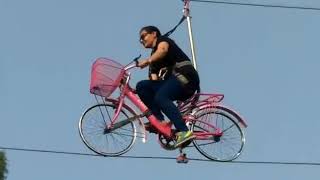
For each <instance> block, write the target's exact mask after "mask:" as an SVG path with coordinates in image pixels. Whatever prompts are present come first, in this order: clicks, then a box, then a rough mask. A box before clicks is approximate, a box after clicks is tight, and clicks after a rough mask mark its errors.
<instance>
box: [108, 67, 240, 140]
mask: <svg viewBox="0 0 320 180" xmlns="http://www.w3.org/2000/svg"><path fill="white" fill-rule="evenodd" d="M134 67H136V65H135V64H134V65H133V64H131V65H130V64H129V65H128V66H126V67H125V75H124V77H123V80H122V82H121V85H120V86H119V88H120V92H121V93H120V96H119V98H118V107H117V109H116V112H115V115H114V117H113V119H112V121H111V124H110V125H109V126H108V127H107V129H109V130H112V129H113V128H118V126H121V125H122V124H120V125H118V126H117V127H114V125H115V124H116V121H117V119H118V116H119V113H120V111H121V108H122V106H123V105H124V100H125V98H128V99H129V100H130V101H131V102H132V103H133V104H134V105H135V106H136V107H138V108H139V110H140V111H141V112H142V115H140V116H139V117H144V116H146V117H147V119H148V120H149V121H150V123H151V125H152V126H153V127H155V128H156V130H157V131H158V132H159V133H160V134H163V135H164V136H165V137H166V138H173V137H174V134H173V133H172V129H171V124H170V125H164V124H162V123H160V121H159V120H158V119H157V118H156V117H155V116H154V115H152V114H151V113H150V114H149V113H148V112H149V109H148V107H147V106H146V105H145V104H144V103H143V102H142V101H141V100H140V98H139V97H138V96H137V95H136V94H135V92H134V90H133V89H132V88H131V87H130V85H129V81H130V77H131V74H130V72H128V70H129V69H132V68H134ZM197 95H198V96H202V97H206V98H204V99H203V100H197V101H196V102H194V99H193V98H191V99H189V100H188V101H186V102H183V103H182V104H180V106H179V109H180V110H181V111H182V112H183V111H186V112H188V113H185V116H184V117H183V118H184V120H185V122H186V123H187V122H195V121H199V122H201V123H203V124H205V125H206V126H207V127H208V128H212V129H215V131H214V133H208V132H205V131H203V132H194V134H195V135H196V139H204V140H205V139H208V137H209V136H210V137H212V136H213V137H220V136H222V134H223V132H222V131H221V129H219V128H216V127H215V126H214V125H212V124H209V123H207V122H205V121H201V120H197V119H195V118H194V116H193V115H192V111H193V109H194V108H199V107H205V106H206V105H207V104H211V105H212V104H218V103H219V102H220V101H222V99H223V98H224V95H223V94H201V93H200V94H197ZM231 113H232V114H237V113H235V112H231ZM131 119H135V117H133V118H130V120H131ZM127 122H129V121H127ZM240 123H241V124H243V125H244V126H246V124H245V123H244V122H240Z"/></svg>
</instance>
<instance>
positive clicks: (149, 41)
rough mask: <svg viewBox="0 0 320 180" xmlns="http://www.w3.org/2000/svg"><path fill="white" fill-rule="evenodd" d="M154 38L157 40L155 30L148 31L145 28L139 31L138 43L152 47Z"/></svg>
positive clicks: (154, 41)
mask: <svg viewBox="0 0 320 180" xmlns="http://www.w3.org/2000/svg"><path fill="white" fill-rule="evenodd" d="M156 40H157V33H156V32H151V33H148V32H147V31H145V30H143V31H141V32H140V43H141V44H142V45H143V46H144V47H145V48H153V47H154V46H155V44H156Z"/></svg>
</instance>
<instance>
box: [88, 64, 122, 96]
mask: <svg viewBox="0 0 320 180" xmlns="http://www.w3.org/2000/svg"><path fill="white" fill-rule="evenodd" d="M124 73H125V70H124V66H122V65H121V64H119V63H117V62H115V61H113V60H111V59H107V58H98V59H97V60H96V61H95V62H94V63H93V65H92V69H91V81H90V93H92V94H95V95H98V96H102V97H109V96H110V95H111V94H112V93H113V92H114V91H115V90H116V89H117V87H118V86H119V85H120V81H121V79H122V77H123V76H124Z"/></svg>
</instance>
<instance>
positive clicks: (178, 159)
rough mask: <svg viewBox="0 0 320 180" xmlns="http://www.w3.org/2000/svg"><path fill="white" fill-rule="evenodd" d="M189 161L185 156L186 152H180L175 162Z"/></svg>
mask: <svg viewBox="0 0 320 180" xmlns="http://www.w3.org/2000/svg"><path fill="white" fill-rule="evenodd" d="M188 162H189V159H188V158H187V156H186V154H181V155H180V156H178V157H177V163H179V164H180V163H184V164H187V163H188Z"/></svg>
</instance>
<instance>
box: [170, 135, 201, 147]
mask: <svg viewBox="0 0 320 180" xmlns="http://www.w3.org/2000/svg"><path fill="white" fill-rule="evenodd" d="M195 137H196V136H195V135H193V133H192V132H191V131H182V132H178V133H177V142H176V144H175V145H174V147H176V148H177V147H179V146H181V145H182V144H183V143H185V142H187V141H190V140H192V139H194V138H195Z"/></svg>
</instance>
